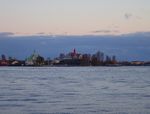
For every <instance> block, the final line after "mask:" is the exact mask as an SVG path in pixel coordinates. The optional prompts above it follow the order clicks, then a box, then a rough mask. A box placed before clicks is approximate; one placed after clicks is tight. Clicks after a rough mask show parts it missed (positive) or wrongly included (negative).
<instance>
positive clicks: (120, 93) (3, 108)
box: [0, 67, 150, 114]
mask: <svg viewBox="0 0 150 114" xmlns="http://www.w3.org/2000/svg"><path fill="white" fill-rule="evenodd" d="M0 114H150V67H0Z"/></svg>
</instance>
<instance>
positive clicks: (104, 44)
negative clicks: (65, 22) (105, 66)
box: [0, 32, 150, 60]
mask: <svg viewBox="0 0 150 114" xmlns="http://www.w3.org/2000/svg"><path fill="white" fill-rule="evenodd" d="M73 48H76V50H77V51H78V52H79V53H91V54H92V53H95V52H96V51H98V50H100V51H102V52H104V53H105V54H108V55H116V56H117V58H118V59H119V60H150V32H143V33H142V32H140V33H132V34H124V35H119V36H114V35H103V36H93V35H84V36H46V35H45V36H44V35H43V36H42V35H41V36H40V35H33V36H15V35H13V34H12V33H0V54H5V55H6V56H13V57H16V58H18V59H25V58H26V57H27V56H29V55H30V54H31V53H32V52H33V51H34V50H36V51H37V52H38V53H39V54H41V55H43V56H44V57H46V58H47V57H51V58H53V57H56V56H58V55H59V53H68V52H70V51H71V50H72V49H73Z"/></svg>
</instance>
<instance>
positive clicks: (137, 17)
mask: <svg viewBox="0 0 150 114" xmlns="http://www.w3.org/2000/svg"><path fill="white" fill-rule="evenodd" d="M124 18H125V19H126V20H129V19H131V18H133V19H138V20H141V19H142V17H140V16H136V15H133V14H131V13H125V14H124Z"/></svg>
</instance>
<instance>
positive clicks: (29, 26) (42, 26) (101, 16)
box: [0, 0, 150, 35]
mask: <svg viewBox="0 0 150 114" xmlns="http://www.w3.org/2000/svg"><path fill="white" fill-rule="evenodd" d="M149 6H150V0H0V25H1V26H0V32H13V33H15V34H25V35H29V34H37V33H41V34H59V35H60V34H61V35H87V34H88V35H89V34H94V35H95V34H96V35H97V34H126V33H134V32H146V31H150V21H149V20H150V13H149V12H150V7H149Z"/></svg>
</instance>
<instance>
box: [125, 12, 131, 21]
mask: <svg viewBox="0 0 150 114" xmlns="http://www.w3.org/2000/svg"><path fill="white" fill-rule="evenodd" d="M132 16H133V15H132V14H131V13H125V14H124V18H125V19H127V20H128V19H130V18H132Z"/></svg>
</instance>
